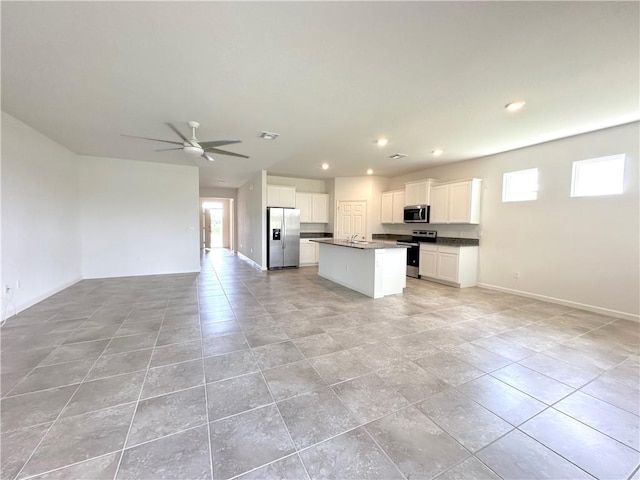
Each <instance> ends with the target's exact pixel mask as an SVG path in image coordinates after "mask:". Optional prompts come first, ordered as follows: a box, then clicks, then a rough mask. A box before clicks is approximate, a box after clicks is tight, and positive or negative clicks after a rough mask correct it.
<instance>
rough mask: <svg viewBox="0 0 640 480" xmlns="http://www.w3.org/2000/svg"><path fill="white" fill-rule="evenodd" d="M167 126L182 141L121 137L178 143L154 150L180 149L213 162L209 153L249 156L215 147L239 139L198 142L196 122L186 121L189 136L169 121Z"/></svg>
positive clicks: (238, 141)
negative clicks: (173, 146)
mask: <svg viewBox="0 0 640 480" xmlns="http://www.w3.org/2000/svg"><path fill="white" fill-rule="evenodd" d="M167 125H168V126H169V128H170V129H171V130H173V131H174V132H175V133H176V135H178V136H179V137H180V139H181V140H182V142H177V141H172V140H162V139H160V138H148V137H136V136H135V135H122V136H123V137H129V138H140V139H142V140H151V141H153V142H163V143H171V144H173V145H180V146H179V147H175V148H163V149H160V150H156V152H167V151H170V150H182V151H183V152H184V153H186V154H187V155H189V156H190V157H203V158H206V159H207V160H209V161H210V162H213V161H214V160H215V159H214V158H213V157H212V156H211V155H210V154H211V153H218V154H220V155H230V156H232V157H240V158H249V157H248V156H246V155H241V154H239V153H234V152H228V151H227V150H220V149H219V148H216V147H221V146H223V145H230V144H232V143H241V141H240V140H214V141H211V142H200V141H198V139H197V138H196V129H197V128H198V127H199V126H200V124H199V123H198V122H194V121H190V122H187V125H188V126H189V127H190V128H191V138H187V137H185V136H184V135H183V134H182V132H180V130H178V129H177V128H176V127H175V125H172V124H171V123H167Z"/></svg>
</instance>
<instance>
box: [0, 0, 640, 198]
mask: <svg viewBox="0 0 640 480" xmlns="http://www.w3.org/2000/svg"><path fill="white" fill-rule="evenodd" d="M1 13H2V25H1V27H2V65H1V66H2V108H3V110H5V111H6V112H8V113H9V114H11V115H13V116H15V117H17V118H19V119H20V120H22V121H24V122H25V123H27V124H29V125H31V126H32V127H34V128H35V129H37V130H39V131H40V132H42V133H44V134H45V135H47V136H49V137H50V138H52V139H54V140H55V141H57V142H59V143H60V144H62V145H65V146H66V147H68V148H69V149H71V150H72V151H74V152H76V153H79V154H87V155H95V156H103V157H117V158H126V159H134V160H146V161H162V162H171V163H182V164H193V163H194V160H193V159H192V158H189V157H185V156H184V154H183V153H182V152H154V149H158V148H164V147H165V145H163V144H156V143H153V142H146V141H142V140H134V139H130V138H125V137H122V136H121V134H130V135H139V136H146V137H155V138H164V139H167V140H174V139H175V134H174V133H173V132H171V130H170V129H169V128H168V127H167V126H166V125H165V123H166V122H172V123H175V124H177V125H178V126H180V127H181V128H183V129H184V132H185V133H187V127H186V124H185V122H186V121H188V120H197V121H199V122H200V123H201V125H202V126H201V127H200V129H199V131H198V138H199V139H200V140H202V141H207V140H218V139H240V140H242V143H241V144H238V145H231V146H228V147H222V148H227V149H228V150H232V151H235V152H238V153H243V154H246V155H250V156H251V158H250V159H249V160H245V159H239V158H234V157H227V156H217V157H216V158H217V160H216V161H215V162H213V163H207V162H206V161H205V160H203V159H197V160H196V161H195V162H196V163H197V164H198V165H199V167H200V183H201V185H203V186H224V187H238V186H240V185H241V184H242V183H244V181H245V180H246V179H247V178H248V177H249V176H250V175H252V174H253V173H255V172H257V171H258V170H267V171H268V172H269V173H270V174H274V175H283V176H297V177H308V178H330V177H336V176H359V175H363V174H364V172H365V170H366V169H367V168H372V169H373V170H374V171H375V174H376V175H382V176H396V175H400V174H404V173H409V172H412V171H417V170H421V169H424V168H427V167H429V166H432V165H436V164H437V162H439V163H442V162H450V161H459V160H464V159H468V158H474V157H479V156H483V155H488V154H491V153H496V152H501V151H505V150H510V149H513V148H518V147H522V146H526V145H531V144H535V143H539V142H542V141H546V140H550V139H554V138H559V137H563V136H568V135H572V134H576V133H582V132H586V131H591V130H596V129H599V128H603V127H608V126H613V125H618V124H622V123H627V122H630V121H634V120H638V119H639V118H640V101H639V91H640V82H639V77H640V74H639V72H640V65H639V63H640V62H639V59H640V52H639V45H640V38H639V30H640V26H639V20H638V19H639V3H638V2H566V3H565V2H117V3H116V2H68V3H67V2H7V1H3V2H2V12H1ZM518 99H523V100H525V101H526V105H525V108H524V109H523V110H522V111H520V112H518V113H515V114H514V113H508V112H506V111H505V110H504V108H503V107H504V105H505V104H506V103H508V102H510V101H512V100H518ZM261 130H269V131H274V132H277V133H280V134H281V137H280V138H279V139H278V140H276V141H271V142H269V141H265V140H262V139H260V138H258V134H259V132H260V131H261ZM382 136H384V137H387V138H389V144H388V145H387V146H386V147H384V148H381V147H378V146H376V145H375V144H374V140H375V139H376V138H378V137H382ZM436 147H440V148H442V149H444V150H445V153H444V155H442V157H440V158H439V159H437V160H436V159H435V158H434V157H433V156H432V155H431V151H432V150H433V149H434V148H436ZM396 152H401V153H405V154H407V155H408V157H407V158H404V159H402V160H391V159H390V158H388V156H389V155H391V154H393V153H396ZM322 162H328V163H329V164H330V165H331V168H330V169H329V170H327V171H326V172H325V171H323V170H321V169H320V164H321V163H322ZM219 182H224V183H219Z"/></svg>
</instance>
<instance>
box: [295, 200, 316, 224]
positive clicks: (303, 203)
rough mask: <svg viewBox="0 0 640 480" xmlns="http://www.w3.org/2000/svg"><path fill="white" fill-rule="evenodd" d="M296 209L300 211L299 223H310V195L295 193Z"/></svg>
mask: <svg viewBox="0 0 640 480" xmlns="http://www.w3.org/2000/svg"><path fill="white" fill-rule="evenodd" d="M296 208H297V209H299V210H300V223H311V222H312V208H311V194H310V193H296Z"/></svg>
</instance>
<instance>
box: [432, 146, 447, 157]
mask: <svg viewBox="0 0 640 480" xmlns="http://www.w3.org/2000/svg"><path fill="white" fill-rule="evenodd" d="M443 153H444V150H442V149H441V148H436V149H435V150H432V151H431V154H432V155H433V156H435V157H439V156H440V155H442V154H443Z"/></svg>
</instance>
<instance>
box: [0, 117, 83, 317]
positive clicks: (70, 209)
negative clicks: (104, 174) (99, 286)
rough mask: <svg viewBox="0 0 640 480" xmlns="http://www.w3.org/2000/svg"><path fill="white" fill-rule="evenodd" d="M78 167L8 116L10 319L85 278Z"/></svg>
mask: <svg viewBox="0 0 640 480" xmlns="http://www.w3.org/2000/svg"><path fill="white" fill-rule="evenodd" d="M77 162H78V158H77V156H76V155H75V154H74V153H73V152H71V151H69V150H67V149H66V148H64V147H62V146H61V145H59V144H57V143H55V142H54V141H53V140H51V139H49V138H47V137H45V136H44V135H42V134H41V133H39V132H37V131H35V130H34V129H32V128H31V127H29V126H28V125H26V124H24V123H22V122H20V121H19V120H17V119H15V118H14V117H12V116H10V115H8V114H6V113H5V112H2V272H1V276H2V281H1V284H2V285H5V284H8V285H10V286H11V288H12V289H13V299H12V302H13V306H11V307H10V308H9V309H8V310H7V314H8V315H12V314H13V313H14V308H13V307H14V306H15V307H16V309H17V311H21V310H24V309H25V308H27V307H29V306H30V305H33V304H34V303H37V302H39V301H40V300H42V299H44V298H46V297H48V296H49V295H52V294H54V293H56V292H58V291H59V290H62V289H63V288H66V287H67V286H69V285H71V284H73V283H75V282H77V281H79V280H80V279H81V276H82V269H81V263H82V260H81V254H80V214H79V208H78V177H77ZM17 281H19V282H20V288H16V282H17ZM3 291H4V289H3Z"/></svg>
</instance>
